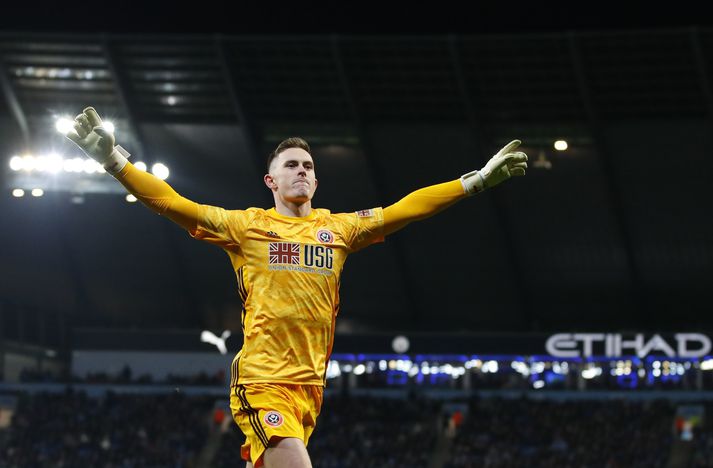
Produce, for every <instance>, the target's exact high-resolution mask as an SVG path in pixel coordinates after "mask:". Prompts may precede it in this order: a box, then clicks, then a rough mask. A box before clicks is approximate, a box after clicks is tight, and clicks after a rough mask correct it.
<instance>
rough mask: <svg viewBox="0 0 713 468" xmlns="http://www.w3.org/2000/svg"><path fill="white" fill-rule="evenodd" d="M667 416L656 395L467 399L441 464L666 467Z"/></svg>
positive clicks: (453, 467)
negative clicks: (463, 415) (636, 397)
mask: <svg viewBox="0 0 713 468" xmlns="http://www.w3.org/2000/svg"><path fill="white" fill-rule="evenodd" d="M673 416H674V406H673V405H672V404H671V403H670V402H667V401H659V400H657V401H652V402H641V401H629V400H606V401H591V400H590V401H575V402H554V401H533V400H526V399H520V400H504V399H488V400H482V401H478V400H473V401H472V402H471V404H470V408H469V411H468V415H467V416H466V418H465V422H464V424H463V425H462V426H461V427H460V429H459V431H458V434H457V435H456V436H455V439H454V441H453V445H452V448H451V451H450V452H451V457H450V460H449V461H448V463H447V464H446V467H447V468H475V467H479V468H480V467H487V468H515V467H528V468H550V467H551V468H568V467H572V468H575V467H576V468H579V467H604V468H656V467H664V466H666V462H667V460H668V457H669V453H670V450H671V444H672V438H673V431H672V421H673Z"/></svg>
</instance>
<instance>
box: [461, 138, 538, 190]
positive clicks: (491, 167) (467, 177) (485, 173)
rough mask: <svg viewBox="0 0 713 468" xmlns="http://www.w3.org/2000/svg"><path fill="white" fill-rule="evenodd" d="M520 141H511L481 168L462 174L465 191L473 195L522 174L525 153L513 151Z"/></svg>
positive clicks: (525, 165)
mask: <svg viewBox="0 0 713 468" xmlns="http://www.w3.org/2000/svg"><path fill="white" fill-rule="evenodd" d="M520 143H521V141H520V140H513V141H511V142H510V143H508V144H507V145H505V146H504V147H503V148H502V149H501V150H500V151H498V152H497V154H495V156H493V157H492V158H490V161H488V163H487V164H486V165H485V167H483V168H482V169H481V170H479V171H473V172H469V173H467V174H463V175H462V176H461V178H460V182H461V184H463V190H465V193H467V194H468V195H473V194H476V193H478V192H482V191H483V190H485V189H487V188H491V187H495V186H496V185H498V184H499V183H500V182H503V181H504V180H507V179H509V178H510V177H511V176H524V175H525V169H527V155H526V154H525V153H523V152H521V151H515V149H517V147H518V146H520Z"/></svg>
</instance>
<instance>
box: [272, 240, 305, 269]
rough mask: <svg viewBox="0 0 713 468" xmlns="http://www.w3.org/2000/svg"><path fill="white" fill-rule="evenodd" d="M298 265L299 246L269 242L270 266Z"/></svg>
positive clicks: (291, 243) (292, 243)
mask: <svg viewBox="0 0 713 468" xmlns="http://www.w3.org/2000/svg"><path fill="white" fill-rule="evenodd" d="M279 263H282V264H288V265H299V264H300V244H297V243H294V242H270V264H279Z"/></svg>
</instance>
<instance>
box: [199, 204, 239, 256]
mask: <svg viewBox="0 0 713 468" xmlns="http://www.w3.org/2000/svg"><path fill="white" fill-rule="evenodd" d="M250 218H251V214H250V212H249V211H246V210H226V209H223V208H220V207H217V206H211V205H198V223H197V226H196V229H195V230H191V231H189V232H190V234H191V236H193V237H194V238H195V239H199V240H203V241H206V242H208V243H210V244H214V245H217V246H220V247H222V248H224V249H226V250H229V251H232V252H235V251H237V250H238V249H239V248H240V243H241V241H242V238H243V233H244V232H245V230H246V229H247V226H248V224H249V222H250Z"/></svg>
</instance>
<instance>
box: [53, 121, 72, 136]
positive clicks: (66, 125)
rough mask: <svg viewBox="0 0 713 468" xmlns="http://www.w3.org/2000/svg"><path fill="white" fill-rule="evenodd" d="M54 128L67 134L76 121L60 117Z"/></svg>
mask: <svg viewBox="0 0 713 468" xmlns="http://www.w3.org/2000/svg"><path fill="white" fill-rule="evenodd" d="M54 128H56V129H57V131H58V132H59V133H61V134H62V135H66V134H68V133H69V132H71V131H72V130H73V129H74V121H73V120H71V119H69V118H68V117H60V118H59V119H57V121H56V122H55V123H54Z"/></svg>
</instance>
